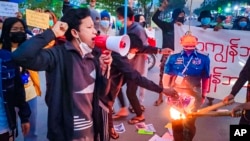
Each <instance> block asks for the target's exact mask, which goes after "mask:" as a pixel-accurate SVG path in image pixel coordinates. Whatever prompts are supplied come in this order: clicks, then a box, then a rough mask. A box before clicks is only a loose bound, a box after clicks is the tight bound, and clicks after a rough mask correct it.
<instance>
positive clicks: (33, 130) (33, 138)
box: [24, 97, 37, 141]
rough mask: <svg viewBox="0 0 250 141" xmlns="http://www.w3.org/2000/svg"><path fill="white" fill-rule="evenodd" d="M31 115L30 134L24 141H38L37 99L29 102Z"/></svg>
mask: <svg viewBox="0 0 250 141" xmlns="http://www.w3.org/2000/svg"><path fill="white" fill-rule="evenodd" d="M27 102H28V104H29V106H30V110H31V115H30V118H29V121H30V132H29V133H28V134H27V135H26V136H25V137H24V141H37V127H36V126H37V97H35V98H33V99H31V100H29V101H27Z"/></svg>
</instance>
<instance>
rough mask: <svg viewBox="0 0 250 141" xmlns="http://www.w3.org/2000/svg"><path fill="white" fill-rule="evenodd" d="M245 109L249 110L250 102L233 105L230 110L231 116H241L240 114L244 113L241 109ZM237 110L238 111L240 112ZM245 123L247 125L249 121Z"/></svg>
mask: <svg viewBox="0 0 250 141" xmlns="http://www.w3.org/2000/svg"><path fill="white" fill-rule="evenodd" d="M246 110H247V111H249V110H250V102H246V103H242V104H239V105H237V106H235V107H234V108H233V110H232V111H231V115H232V116H233V117H238V116H241V115H242V114H243V115H244V113H242V111H246ZM238 112H240V114H239V113H238ZM247 125H249V123H248V124H247Z"/></svg>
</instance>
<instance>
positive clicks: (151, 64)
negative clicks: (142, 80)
mask: <svg viewBox="0 0 250 141" xmlns="http://www.w3.org/2000/svg"><path fill="white" fill-rule="evenodd" d="M147 61H148V71H149V70H151V69H152V68H153V67H154V66H155V63H156V55H155V54H148V58H147Z"/></svg>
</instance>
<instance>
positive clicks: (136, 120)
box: [128, 117, 145, 124]
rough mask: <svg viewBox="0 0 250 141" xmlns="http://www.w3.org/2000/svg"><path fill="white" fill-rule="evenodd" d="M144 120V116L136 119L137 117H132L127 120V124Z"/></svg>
mask: <svg viewBox="0 0 250 141" xmlns="http://www.w3.org/2000/svg"><path fill="white" fill-rule="evenodd" d="M144 121H145V118H144V119H138V118H137V117H133V118H132V119H130V120H129V121H128V124H136V123H139V122H144Z"/></svg>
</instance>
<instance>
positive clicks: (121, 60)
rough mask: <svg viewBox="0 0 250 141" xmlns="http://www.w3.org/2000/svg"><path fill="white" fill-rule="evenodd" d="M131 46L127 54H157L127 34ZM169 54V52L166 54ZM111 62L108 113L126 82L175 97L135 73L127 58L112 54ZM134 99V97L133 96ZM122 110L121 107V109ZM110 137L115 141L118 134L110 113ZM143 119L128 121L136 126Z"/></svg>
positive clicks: (151, 48) (168, 90)
mask: <svg viewBox="0 0 250 141" xmlns="http://www.w3.org/2000/svg"><path fill="white" fill-rule="evenodd" d="M128 35H129V37H130V40H131V44H130V49H129V53H135V54H136V53H144V52H147V53H149V52H151V53H157V52H158V51H157V50H158V49H157V48H154V47H143V44H142V41H141V39H140V38H139V37H138V36H137V35H135V34H132V33H128ZM168 53H170V51H169V52H168ZM112 58H113V62H112V64H111V88H112V89H110V91H109V97H110V101H111V102H110V104H111V105H110V106H109V108H110V111H112V107H113V104H114V102H115V99H116V97H117V95H118V93H121V92H122V91H121V87H122V85H123V84H124V83H125V82H126V81H128V80H131V81H135V84H136V85H138V86H141V87H143V88H145V89H148V90H151V91H154V92H156V93H164V94H166V95H168V96H173V97H175V96H176V95H175V94H176V93H174V90H172V89H163V88H162V87H160V86H158V85H156V84H155V83H154V82H153V81H150V80H148V79H147V78H146V77H143V76H141V74H140V73H139V72H138V71H136V70H135V69H134V68H133V67H132V66H131V64H130V63H129V59H128V58H127V56H124V57H122V56H121V55H120V54H119V53H115V52H113V53H112ZM134 97H136V95H134ZM122 108H123V107H122ZM109 116H110V136H111V137H112V138H113V139H117V138H118V137H119V134H117V133H116V132H115V130H114V127H113V121H112V113H111V112H110V114H109ZM115 116H116V118H119V117H124V116H127V115H126V113H124V112H123V113H119V114H116V115H115ZM144 120H145V119H138V118H137V117H135V118H133V119H132V120H131V121H129V123H130V124H136V123H139V122H142V121H144Z"/></svg>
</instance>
